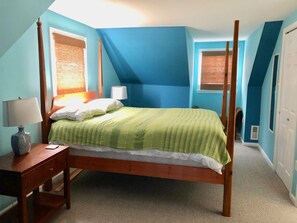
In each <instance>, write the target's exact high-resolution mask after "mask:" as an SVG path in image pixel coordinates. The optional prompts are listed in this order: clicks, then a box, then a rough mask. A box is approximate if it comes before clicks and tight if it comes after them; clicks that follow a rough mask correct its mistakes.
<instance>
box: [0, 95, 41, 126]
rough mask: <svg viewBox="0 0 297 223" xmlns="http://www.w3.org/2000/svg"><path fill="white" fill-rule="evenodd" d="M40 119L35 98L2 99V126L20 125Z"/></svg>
mask: <svg viewBox="0 0 297 223" xmlns="http://www.w3.org/2000/svg"><path fill="white" fill-rule="evenodd" d="M41 121H42V117H41V113H40V109H39V106H38V102H37V98H22V99H16V100H10V101H3V126H5V127H11V126H22V125H26V124H33V123H37V122H41Z"/></svg>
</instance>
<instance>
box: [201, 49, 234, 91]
mask: <svg viewBox="0 0 297 223" xmlns="http://www.w3.org/2000/svg"><path fill="white" fill-rule="evenodd" d="M225 55H226V52H225V51H203V52H202V64H201V83H200V89H202V90H222V89H223V85H224V75H225ZM231 66H232V52H230V53H229V63H228V85H230V83H231V75H230V74H231Z"/></svg>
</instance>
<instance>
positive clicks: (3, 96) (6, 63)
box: [0, 11, 119, 210]
mask: <svg viewBox="0 0 297 223" xmlns="http://www.w3.org/2000/svg"><path fill="white" fill-rule="evenodd" d="M41 20H42V22H43V34H44V35H43V37H44V38H43V40H44V46H45V61H46V72H47V83H48V92H49V98H50V96H51V94H52V89H51V77H50V73H51V72H50V71H51V68H50V59H49V58H50V52H49V36H48V35H49V27H50V26H51V27H55V28H59V29H62V30H64V31H69V32H73V33H75V34H79V35H83V36H86V37H87V49H88V71H89V88H90V89H91V90H97V83H98V81H97V80H98V79H97V74H98V35H97V32H96V31H95V30H94V29H92V28H90V27H87V26H85V25H83V24H80V23H78V22H75V21H73V20H70V19H66V18H65V17H63V16H60V15H58V14H55V13H53V12H51V11H47V12H45V13H44V14H43V15H42V16H41ZM8 28H9V27H8ZM4 30H5V29H4ZM103 58H104V59H103V67H104V69H103V72H104V77H103V78H104V84H105V85H106V86H104V89H105V90H106V94H108V93H109V92H110V86H111V85H118V84H119V81H118V78H117V76H116V74H115V72H114V70H113V68H112V66H111V63H110V61H109V60H108V57H107V55H106V52H105V51H104V52H103ZM0 78H1V80H0V101H1V104H0V123H1V124H0V154H4V153H7V152H10V151H11V146H10V137H11V135H12V134H14V133H16V132H17V128H16V127H2V123H3V114H2V109H3V108H2V101H4V100H10V99H15V98H17V97H19V96H21V97H24V98H26V97H37V98H38V99H39V95H40V90H39V60H38V48H37V26H36V24H35V22H34V24H33V25H31V26H30V28H29V29H28V30H27V31H26V32H25V33H24V34H23V35H22V36H21V37H20V38H19V39H18V40H17V41H16V42H15V43H14V44H13V46H12V47H10V48H9V49H8V50H7V51H6V53H5V54H3V55H2V57H1V58H0ZM49 104H50V102H49ZM25 129H26V131H29V132H31V136H32V142H33V143H38V142H40V141H41V136H40V125H39V124H34V125H28V126H25ZM14 200H15V199H14V198H10V197H5V196H1V197H0V210H2V209H3V208H5V207H6V206H7V205H8V204H10V203H11V202H12V201H14Z"/></svg>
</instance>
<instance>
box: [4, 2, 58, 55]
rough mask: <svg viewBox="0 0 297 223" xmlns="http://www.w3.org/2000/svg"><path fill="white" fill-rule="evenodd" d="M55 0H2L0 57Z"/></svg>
mask: <svg viewBox="0 0 297 223" xmlns="http://www.w3.org/2000/svg"><path fill="white" fill-rule="evenodd" d="M53 2H54V0H42V1H40V0H26V1H23V0H13V1H11V0H1V1H0V30H1V35H0V57H1V56H2V55H3V54H4V53H5V52H6V51H7V50H8V49H9V48H10V47H11V46H12V45H13V44H14V42H15V41H16V40H17V39H18V38H19V37H20V36H21V35H22V34H23V33H24V32H25V31H26V30H27V29H28V27H29V26H30V25H31V24H32V23H33V22H34V21H36V20H37V18H38V17H39V16H40V15H41V14H42V13H43V12H44V11H45V10H46V9H47V8H48V7H49V6H50V5H51V4H52V3H53ZM3 30H5V32H3Z"/></svg>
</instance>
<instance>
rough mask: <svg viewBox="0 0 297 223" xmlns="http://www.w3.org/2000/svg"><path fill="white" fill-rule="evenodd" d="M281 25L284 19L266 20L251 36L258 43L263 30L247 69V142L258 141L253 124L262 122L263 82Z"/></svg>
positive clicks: (244, 136) (245, 114)
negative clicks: (252, 135)
mask: <svg viewBox="0 0 297 223" xmlns="http://www.w3.org/2000/svg"><path fill="white" fill-rule="evenodd" d="M281 25H282V21H276V22H266V23H265V24H264V26H263V28H262V27H260V28H259V29H258V30H257V31H256V34H255V35H252V36H251V38H252V40H251V42H256V43H257V42H258V41H257V40H258V38H259V33H260V32H261V37H260V40H259V43H258V46H256V45H252V47H257V51H256V55H255V57H254V58H255V59H254V61H253V63H249V64H248V65H249V66H250V67H248V68H247V70H251V71H250V74H247V73H246V75H247V76H249V81H248V86H247V98H246V109H245V113H244V117H245V119H244V120H245V125H244V128H245V133H244V135H243V139H244V141H245V142H257V140H251V139H250V132H251V126H252V125H259V124H260V110H261V93H262V84H263V81H264V78H265V75H266V71H267V68H268V65H269V62H270V59H271V56H272V53H273V50H274V47H275V44H276V41H277V38H278V35H279V32H280V28H281ZM259 31H260V32H259ZM255 40H256V41H255ZM252 52H253V53H254V52H255V51H254V50H252Z"/></svg>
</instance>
